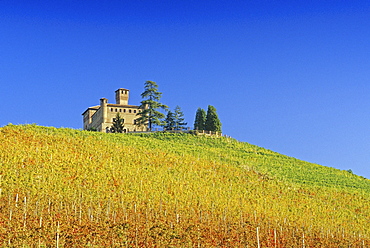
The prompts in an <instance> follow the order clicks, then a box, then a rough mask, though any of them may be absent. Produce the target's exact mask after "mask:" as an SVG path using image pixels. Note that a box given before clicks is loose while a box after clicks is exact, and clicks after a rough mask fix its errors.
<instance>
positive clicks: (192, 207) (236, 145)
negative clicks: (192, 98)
mask: <svg viewBox="0 0 370 248" xmlns="http://www.w3.org/2000/svg"><path fill="white" fill-rule="evenodd" d="M0 148H1V154H0V164H1V167H0V223H1V227H0V246H10V247H11V246H13V247H19V246H25V247H27V246H29V247H34V246H39V247H46V246H47V247H49V246H57V247H58V246H59V247H71V246H73V247H85V246H89V247H103V246H108V247H120V246H123V247H132V246H134V247H148V246H155V247H158V246H159V247H172V246H181V247H194V246H202V247H220V246H221V247H247V246H248V247H258V246H260V247H349V246H351V247H369V246H370V222H369V218H370V198H369V196H370V180H368V179H365V178H362V177H359V176H356V175H353V174H351V173H349V172H347V171H340V170H337V169H334V168H328V167H324V166H320V165H316V164H311V163H308V162H304V161H301V160H298V159H295V158H291V157H288V156H284V155H281V154H278V153H275V152H273V151H270V150H266V149H263V148H261V147H257V146H254V145H251V144H248V143H244V142H238V141H237V140H234V139H231V138H224V137H219V138H216V137H200V136H194V135H191V134H168V133H153V134H105V133H96V132H88V131H78V130H72V129H57V128H52V127H40V126H36V125H20V126H14V125H8V126H5V127H2V128H0Z"/></svg>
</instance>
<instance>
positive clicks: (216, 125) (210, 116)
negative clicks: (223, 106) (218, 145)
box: [205, 105, 221, 132]
mask: <svg viewBox="0 0 370 248" xmlns="http://www.w3.org/2000/svg"><path fill="white" fill-rule="evenodd" d="M205 130H207V131H212V132H221V122H220V120H219V119H218V115H217V112H216V108H215V107H213V106H211V105H208V110H207V118H206V124H205Z"/></svg>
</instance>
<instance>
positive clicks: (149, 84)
mask: <svg viewBox="0 0 370 248" xmlns="http://www.w3.org/2000/svg"><path fill="white" fill-rule="evenodd" d="M161 96H162V93H161V92H158V85H157V84H156V83H155V82H153V81H146V82H145V84H144V92H143V93H142V94H141V97H142V98H143V99H144V100H143V101H141V105H140V108H141V109H142V111H141V112H139V113H137V115H138V116H140V117H139V118H137V119H136V125H138V126H141V125H148V128H149V130H151V129H152V127H153V125H158V126H163V125H165V122H164V121H163V120H162V119H163V118H164V117H165V115H164V114H163V113H162V112H160V111H158V109H163V110H167V109H168V107H167V106H166V105H164V104H162V103H160V102H159V100H160V99H161Z"/></svg>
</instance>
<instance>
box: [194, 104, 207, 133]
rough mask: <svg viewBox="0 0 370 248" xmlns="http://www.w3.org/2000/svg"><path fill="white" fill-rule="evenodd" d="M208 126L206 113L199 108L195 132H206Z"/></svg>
mask: <svg viewBox="0 0 370 248" xmlns="http://www.w3.org/2000/svg"><path fill="white" fill-rule="evenodd" d="M205 124H206V111H205V110H204V109H202V108H198V109H197V112H196V113H195V121H194V130H205Z"/></svg>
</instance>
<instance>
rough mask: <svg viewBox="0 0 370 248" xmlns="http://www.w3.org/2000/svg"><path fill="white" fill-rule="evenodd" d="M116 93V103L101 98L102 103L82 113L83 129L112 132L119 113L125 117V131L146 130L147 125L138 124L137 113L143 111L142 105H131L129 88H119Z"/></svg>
mask: <svg viewBox="0 0 370 248" xmlns="http://www.w3.org/2000/svg"><path fill="white" fill-rule="evenodd" d="M115 93H116V103H115V104H113V103H108V99H106V98H101V99H100V105H98V106H93V107H89V108H88V109H86V110H85V112H83V113H82V115H83V129H84V130H96V131H98V132H110V128H111V127H112V124H113V121H114V118H116V116H117V114H119V115H120V117H121V118H122V119H124V132H132V131H146V130H147V127H146V126H137V125H136V119H137V118H138V116H137V115H136V114H137V113H139V112H141V111H142V109H140V106H136V105H129V104H128V99H129V93H130V91H129V90H128V89H123V88H121V89H118V90H116V91H115Z"/></svg>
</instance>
